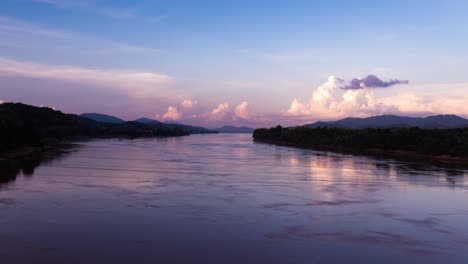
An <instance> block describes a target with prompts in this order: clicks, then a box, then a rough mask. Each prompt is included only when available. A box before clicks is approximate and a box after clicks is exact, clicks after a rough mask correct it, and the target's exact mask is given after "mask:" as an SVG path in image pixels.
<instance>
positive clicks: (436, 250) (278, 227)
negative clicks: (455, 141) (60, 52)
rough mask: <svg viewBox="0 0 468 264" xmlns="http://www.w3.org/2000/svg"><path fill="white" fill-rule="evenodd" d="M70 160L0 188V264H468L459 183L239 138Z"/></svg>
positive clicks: (128, 143) (85, 148)
mask: <svg viewBox="0 0 468 264" xmlns="http://www.w3.org/2000/svg"><path fill="white" fill-rule="evenodd" d="M68 152H69V153H67V154H63V155H60V156H59V157H56V158H54V159H52V158H50V159H49V160H48V161H47V162H43V163H41V164H40V165H39V166H37V167H36V168H35V169H34V170H33V169H32V168H28V169H25V170H24V173H19V175H17V177H16V178H14V177H13V178H11V179H10V180H9V181H8V182H4V183H2V184H1V185H0V260H1V263H105V262H106V263H332V262H336V263H373V262H379V263H468V177H467V176H468V172H467V171H463V170H442V169H437V168H434V167H430V166H428V165H418V164H411V163H402V162H395V161H389V160H377V159H372V158H367V157H355V156H350V155H341V154H334V153H328V152H316V151H311V150H300V149H294V148H287V147H279V146H273V145H266V144H258V143H257V144H256V143H253V142H252V140H251V136H250V135H248V134H242V135H235V134H220V135H194V136H188V137H181V138H169V139H138V140H96V141H89V142H82V143H80V144H79V146H78V147H76V148H73V149H71V150H69V151H68ZM0 173H6V172H3V171H1V170H0Z"/></svg>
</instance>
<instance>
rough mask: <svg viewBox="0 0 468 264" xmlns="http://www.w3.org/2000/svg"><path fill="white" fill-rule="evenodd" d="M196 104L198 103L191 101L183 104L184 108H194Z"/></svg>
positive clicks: (187, 100)
mask: <svg viewBox="0 0 468 264" xmlns="http://www.w3.org/2000/svg"><path fill="white" fill-rule="evenodd" d="M195 104H197V101H192V100H190V99H185V100H184V101H182V103H181V105H182V107H183V108H192V107H193V106H194V105H195Z"/></svg>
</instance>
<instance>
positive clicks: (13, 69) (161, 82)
mask: <svg viewBox="0 0 468 264" xmlns="http://www.w3.org/2000/svg"><path fill="white" fill-rule="evenodd" d="M1 75H3V76H19V77H28V78H38V79H49V80H60V81H71V82H77V83H87V84H92V85H97V86H100V87H104V88H107V89H120V90H123V91H125V92H127V93H128V94H129V95H130V96H133V97H148V96H151V95H155V96H158V95H160V94H161V92H162V90H163V89H164V88H166V86H168V85H170V84H171V83H173V81H174V80H173V79H172V78H171V77H169V76H168V75H165V74H159V73H153V72H142V71H124V70H112V69H93V68H84V67H78V66H55V65H45V64H35V63H29V62H19V61H15V60H11V59H7V58H2V57H0V76H1Z"/></svg>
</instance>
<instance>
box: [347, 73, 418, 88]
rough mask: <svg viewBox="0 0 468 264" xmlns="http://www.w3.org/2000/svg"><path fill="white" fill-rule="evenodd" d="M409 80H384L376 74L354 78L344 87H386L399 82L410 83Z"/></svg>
mask: <svg viewBox="0 0 468 264" xmlns="http://www.w3.org/2000/svg"><path fill="white" fill-rule="evenodd" d="M408 83H409V81H407V80H398V79H392V80H389V81H382V80H381V79H379V78H378V77H377V76H375V75H368V76H367V77H364V78H362V79H360V78H354V79H352V80H351V81H350V82H349V83H347V84H345V85H344V86H342V87H341V88H342V89H349V90H356V89H364V88H386V87H390V86H393V85H397V84H408Z"/></svg>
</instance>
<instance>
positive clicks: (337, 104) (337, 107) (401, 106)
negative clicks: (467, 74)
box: [284, 76, 468, 122]
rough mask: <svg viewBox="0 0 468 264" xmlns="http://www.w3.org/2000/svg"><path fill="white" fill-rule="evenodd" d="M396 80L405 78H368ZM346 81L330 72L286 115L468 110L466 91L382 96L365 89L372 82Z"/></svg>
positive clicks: (334, 116)
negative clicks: (450, 94)
mask: <svg viewBox="0 0 468 264" xmlns="http://www.w3.org/2000/svg"><path fill="white" fill-rule="evenodd" d="M369 80H370V81H369ZM396 82H398V83H403V82H404V81H398V80H393V81H388V82H384V84H382V83H379V82H377V84H375V79H373V78H367V84H366V85H378V86H377V87H384V85H387V87H388V86H391V85H395V84H396ZM343 85H344V81H343V80H342V79H339V78H336V77H334V76H330V77H329V78H328V80H327V82H325V83H323V84H322V85H320V86H318V87H317V88H315V89H314V90H313V91H312V97H311V98H310V99H309V100H308V101H305V102H303V101H301V100H299V99H297V98H294V99H293V100H292V102H291V104H290V107H289V109H288V110H286V111H285V112H284V116H287V117H290V118H291V119H295V120H296V122H304V121H316V120H327V119H337V118H343V117H349V116H353V117H366V116H372V115H381V114H407V115H414V114H416V115H417V114H423V115H427V114H429V113H434V114H441V113H443V114H448V113H449V114H462V115H463V114H465V115H466V114H468V105H467V104H466V100H467V99H468V98H466V96H464V95H461V97H459V98H453V97H452V98H449V97H440V98H438V97H434V96H426V97H424V95H419V94H416V93H414V92H408V91H403V92H402V91H398V92H397V93H396V94H394V95H392V96H388V95H387V96H382V95H381V94H379V93H376V92H377V91H378V90H371V89H364V88H366V87H368V86H365V87H361V88H353V89H351V88H347V89H343ZM373 87H376V86H373ZM298 120H303V121H298Z"/></svg>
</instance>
